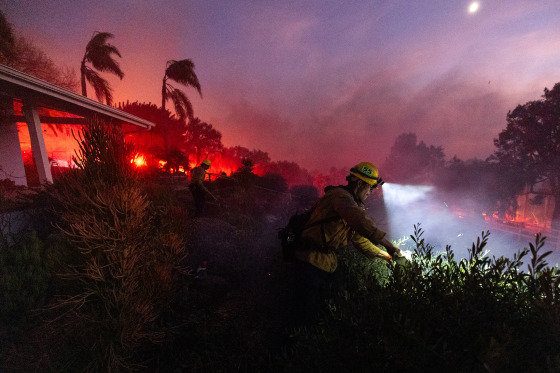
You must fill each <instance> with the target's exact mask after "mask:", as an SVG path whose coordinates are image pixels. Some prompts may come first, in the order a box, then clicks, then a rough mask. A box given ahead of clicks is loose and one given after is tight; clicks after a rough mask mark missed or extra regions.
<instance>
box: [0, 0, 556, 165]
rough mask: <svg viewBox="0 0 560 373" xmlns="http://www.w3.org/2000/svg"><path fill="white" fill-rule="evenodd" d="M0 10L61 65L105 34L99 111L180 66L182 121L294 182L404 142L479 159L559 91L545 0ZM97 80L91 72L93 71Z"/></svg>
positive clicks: (105, 4)
mask: <svg viewBox="0 0 560 373" xmlns="http://www.w3.org/2000/svg"><path fill="white" fill-rule="evenodd" d="M478 3H479V9H478V10H477V11H476V12H469V6H470V5H471V1H459V0H456V1H453V0H403V1H399V0H391V1H387V0H383V1H374V0H372V1H334V0H333V1H326V0H325V1H309V0H306V1H229V0H228V1H211V0H200V1H185V0H174V1H144V0H128V1H122V0H121V1H76V0H67V1H62V0H50V1H47V0H40V1H37V0H35V1H33V0H3V1H2V2H0V10H2V12H4V14H5V16H6V18H7V19H8V21H9V22H10V23H12V25H13V27H14V30H15V31H16V32H17V33H20V34H23V35H24V36H25V37H26V38H28V39H30V40H31V41H33V42H34V43H35V44H36V45H37V46H39V47H40V48H42V49H43V50H44V51H45V52H46V53H47V54H48V55H49V56H50V57H51V58H52V59H53V60H54V61H55V62H56V63H57V64H58V65H61V66H68V67H71V68H75V70H76V73H78V71H79V63H80V61H81V58H82V56H83V53H84V50H85V46H86V44H87V42H88V41H89V39H90V38H91V37H92V35H93V33H94V31H105V32H111V33H113V34H114V35H115V38H114V39H111V40H110V42H111V43H112V44H114V45H115V46H116V47H117V48H118V49H119V50H120V52H121V54H122V59H120V64H121V67H122V69H123V71H124V73H125V77H124V79H123V80H122V81H120V80H118V78H110V79H109V80H110V81H111V83H112V87H113V89H114V97H115V102H120V101H126V100H130V101H140V102H152V103H155V104H157V105H160V104H161V84H162V78H163V73H164V69H165V64H166V61H167V60H170V59H176V60H179V59H184V58H189V59H191V60H193V62H194V63H195V72H196V74H197V75H198V78H199V80H200V83H201V86H202V94H203V98H202V99H201V98H200V97H199V96H198V93H197V92H196V90H194V89H192V88H186V89H185V92H186V93H187V95H188V96H189V98H190V99H191V101H192V103H193V106H194V110H195V116H197V117H199V118H200V119H201V120H203V121H206V122H208V123H211V124H212V125H213V126H214V127H215V128H216V129H218V130H219V131H220V132H221V133H222V134H223V139H222V140H223V143H224V145H226V146H235V145H241V146H244V147H247V148H249V149H260V150H263V151H266V152H268V153H269V155H270V157H271V158H272V160H273V161H279V160H288V161H294V162H297V163H298V164H300V165H301V166H302V167H305V168H307V169H308V170H310V171H313V170H321V171H325V172H327V171H328V169H329V168H330V167H331V166H335V167H350V166H352V165H353V164H355V163H358V162H360V161H363V160H368V161H372V162H374V163H378V164H381V163H383V161H384V159H385V157H386V156H387V154H388V152H389V150H390V148H391V146H392V145H393V143H394V141H395V138H396V137H397V136H398V135H400V134H402V133H405V132H414V133H416V134H417V136H418V139H419V140H421V141H424V142H425V143H426V144H428V145H435V146H442V147H443V148H444V151H445V154H446V155H447V157H448V158H451V157H453V156H454V155H457V156H458V157H459V158H461V159H464V160H465V159H469V158H479V159H484V158H486V157H487V156H488V155H490V154H491V153H492V152H493V151H494V145H493V139H494V138H496V137H497V136H498V133H499V132H500V131H501V130H502V129H504V128H505V125H506V121H505V119H506V114H507V112H508V110H512V109H514V108H515V106H516V105H517V104H523V103H525V102H527V101H529V100H536V99H539V98H540V96H541V95H542V94H543V89H544V88H545V87H548V88H552V86H553V85H554V84H555V83H557V82H560V1H558V0H538V1H535V0H507V1H497V0H494V1H491V0H486V1H484V0H482V1H479V2H478ZM104 76H105V77H108V76H107V75H104Z"/></svg>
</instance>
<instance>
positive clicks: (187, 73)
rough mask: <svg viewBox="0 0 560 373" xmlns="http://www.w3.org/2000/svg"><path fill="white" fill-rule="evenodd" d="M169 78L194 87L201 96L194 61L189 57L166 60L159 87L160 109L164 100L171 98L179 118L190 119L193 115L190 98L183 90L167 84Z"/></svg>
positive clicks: (163, 104) (163, 107) (163, 106)
mask: <svg viewBox="0 0 560 373" xmlns="http://www.w3.org/2000/svg"><path fill="white" fill-rule="evenodd" d="M169 79H170V80H174V81H176V82H177V83H180V84H183V85H185V86H191V87H194V88H196V90H197V91H198V93H199V94H200V97H202V92H201V90H200V83H199V82H198V77H197V76H196V74H195V72H194V63H193V62H192V61H191V60H189V59H185V60H179V61H175V60H169V61H167V66H166V68H165V74H164V75H163V85H162V87H161V107H162V109H163V110H165V102H166V101H167V100H168V99H171V101H173V104H174V105H175V112H176V113H177V115H178V116H179V118H181V119H186V118H187V117H188V118H189V119H192V118H193V117H194V112H193V108H192V104H191V102H190V100H189V99H188V97H187V95H185V93H184V92H183V91H181V90H180V89H178V88H175V87H173V86H172V85H171V84H169V83H168V82H167V80H169Z"/></svg>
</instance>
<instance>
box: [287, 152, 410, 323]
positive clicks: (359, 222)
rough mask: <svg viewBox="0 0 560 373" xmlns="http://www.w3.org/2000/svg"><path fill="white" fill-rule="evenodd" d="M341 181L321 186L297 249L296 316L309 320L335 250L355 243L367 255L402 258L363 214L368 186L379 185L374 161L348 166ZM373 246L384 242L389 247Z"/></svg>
mask: <svg viewBox="0 0 560 373" xmlns="http://www.w3.org/2000/svg"><path fill="white" fill-rule="evenodd" d="M346 180H347V181H348V184H347V185H344V186H342V185H341V186H338V187H334V186H330V187H327V188H325V195H324V196H323V197H322V198H321V199H320V200H319V201H318V202H317V204H316V205H315V207H314V208H313V212H312V214H311V218H310V219H309V221H308V223H307V225H306V227H307V228H306V229H305V230H304V231H303V233H302V240H303V248H302V250H298V251H296V253H295V256H296V259H297V261H296V268H297V274H298V285H297V287H296V304H295V306H296V307H295V310H294V312H295V313H296V315H295V317H296V319H300V320H301V319H307V318H309V317H310V316H311V317H312V314H313V313H314V308H315V306H316V304H315V303H316V302H317V300H318V294H319V293H320V291H321V289H322V288H323V287H324V286H325V285H326V284H327V283H328V282H329V281H330V280H331V278H332V273H333V272H334V271H335V270H336V267H337V265H338V261H337V255H336V252H337V250H339V249H341V248H343V247H346V246H348V244H349V243H350V242H351V243H352V244H353V246H354V247H356V248H357V249H358V250H359V251H361V252H362V253H363V254H364V255H366V256H367V257H369V258H381V259H384V260H387V261H390V260H391V259H392V256H397V257H402V253H401V250H400V249H399V248H398V247H396V246H394V245H393V244H392V243H391V242H390V241H389V240H388V239H387V238H386V233H385V232H383V231H382V230H380V229H379V228H377V226H376V225H375V223H374V222H373V220H372V219H371V218H370V217H369V216H368V215H367V214H366V212H365V209H364V201H365V200H366V199H367V198H368V196H369V195H370V193H371V191H372V190H373V189H375V188H377V187H378V186H379V185H382V184H383V180H382V179H381V178H380V177H379V171H378V169H377V167H375V166H374V165H373V164H372V163H369V162H361V163H358V164H357V165H356V166H354V167H352V169H350V173H349V175H348V176H347V177H346ZM376 245H383V246H384V247H385V249H387V252H386V251H384V250H382V249H380V248H379V247H377V246H376Z"/></svg>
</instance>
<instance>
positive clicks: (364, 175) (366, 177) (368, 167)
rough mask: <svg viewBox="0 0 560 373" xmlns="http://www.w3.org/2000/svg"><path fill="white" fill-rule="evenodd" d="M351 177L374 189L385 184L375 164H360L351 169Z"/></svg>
mask: <svg viewBox="0 0 560 373" xmlns="http://www.w3.org/2000/svg"><path fill="white" fill-rule="evenodd" d="M350 175H353V176H355V177H357V178H358V179H360V180H362V181H365V182H366V183H368V184H369V185H371V186H372V187H374V188H377V187H378V186H380V185H383V184H384V183H385V182H384V181H383V179H382V178H380V177H379V170H378V169H377V167H375V165H374V164H373V163H369V162H360V163H358V164H357V165H355V166H354V167H352V168H351V169H350Z"/></svg>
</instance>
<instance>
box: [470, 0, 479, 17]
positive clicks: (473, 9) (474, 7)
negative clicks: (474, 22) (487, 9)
mask: <svg viewBox="0 0 560 373" xmlns="http://www.w3.org/2000/svg"><path fill="white" fill-rule="evenodd" d="M479 7H480V4H479V2H478V1H473V2H472V3H471V5H469V13H471V14H472V13H476V12H477V11H478V8H479Z"/></svg>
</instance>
